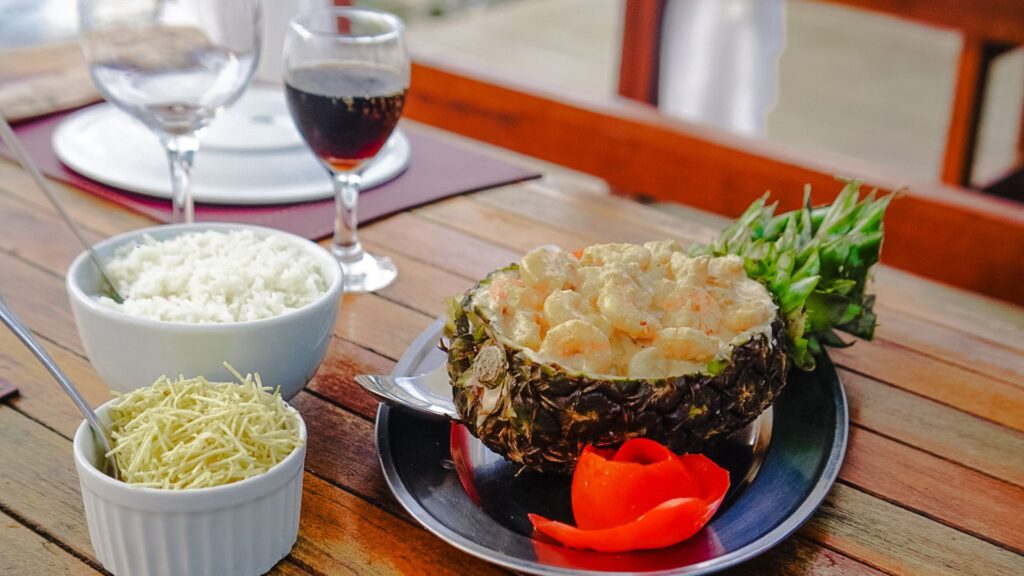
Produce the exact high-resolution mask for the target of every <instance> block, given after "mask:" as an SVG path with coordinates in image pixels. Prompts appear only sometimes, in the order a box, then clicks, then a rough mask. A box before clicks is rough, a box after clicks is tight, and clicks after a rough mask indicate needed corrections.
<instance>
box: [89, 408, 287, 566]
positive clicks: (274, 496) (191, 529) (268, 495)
mask: <svg viewBox="0 0 1024 576" xmlns="http://www.w3.org/2000/svg"><path fill="white" fill-rule="evenodd" d="M115 402H117V400H111V401H110V402H107V403H106V404H104V405H102V406H100V407H99V408H98V409H97V410H96V413H97V415H98V416H99V418H100V421H101V422H104V423H106V424H108V425H109V423H110V416H109V414H108V411H109V409H110V407H111V406H112V405H113V404H114V403H115ZM292 412H293V413H294V415H295V418H296V419H297V420H298V423H299V435H300V437H301V438H302V440H303V445H302V446H300V447H298V448H296V449H295V450H294V451H293V452H292V453H291V454H289V455H288V456H287V457H286V458H285V459H284V460H282V461H281V462H279V463H278V464H277V465H276V466H274V467H273V468H271V469H270V470H268V471H267V472H266V473H265V474H262V475H260V476H256V477H253V478H248V479H246V480H242V481H241V482H236V483H234V484H228V485H225V486H217V487H215V488H200V489H196V490H157V489H154V488H142V487H137V486H132V485H130V484H126V483H124V482H121V481H119V480H115V479H113V478H111V477H110V476H107V475H106V474H104V473H103V472H102V471H100V470H99V469H97V467H96V466H97V464H98V463H100V462H102V460H103V454H102V449H101V448H99V447H98V446H97V444H96V441H95V436H94V435H93V433H92V429H90V428H89V425H88V424H87V423H86V422H84V421H83V422H82V424H81V425H80V426H79V427H78V431H77V432H75V441H74V452H75V468H76V469H77V470H78V480H79V483H80V485H81V489H82V501H83V502H84V503H85V519H86V521H87V523H88V525H89V538H90V539H91V540H92V548H93V551H94V552H95V553H96V558H97V559H98V560H99V561H100V563H101V564H103V567H104V568H106V569H107V570H109V571H110V572H112V573H114V574H115V575H116V576H128V575H131V576H177V575H180V574H190V575H197V576H198V575H209V576H229V575H238V576H252V575H256V574H263V573H264V572H266V571H268V570H270V568H271V567H273V566H274V564H276V563H277V562H278V561H279V560H281V559H282V558H284V557H285V556H287V555H288V553H289V551H291V549H292V546H293V545H294V544H295V539H296V537H297V535H298V532H299V510H300V508H301V502H302V470H303V465H304V463H305V460H306V446H305V440H306V426H305V423H304V422H303V421H302V417H301V416H299V413H298V412H296V411H295V410H294V409H293V410H292Z"/></svg>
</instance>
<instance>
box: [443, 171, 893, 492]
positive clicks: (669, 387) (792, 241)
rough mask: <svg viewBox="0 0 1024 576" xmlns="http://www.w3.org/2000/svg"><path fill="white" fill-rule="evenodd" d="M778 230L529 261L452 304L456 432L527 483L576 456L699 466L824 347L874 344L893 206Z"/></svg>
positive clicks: (729, 232)
mask: <svg viewBox="0 0 1024 576" xmlns="http://www.w3.org/2000/svg"><path fill="white" fill-rule="evenodd" d="M858 189H859V184H858V183H856V182H849V183H847V185H846V186H845V187H844V189H843V191H842V192H841V193H840V194H839V196H838V197H837V199H836V201H835V202H834V203H833V204H832V205H830V206H826V207H823V208H813V209H812V208H811V207H810V203H809V195H807V196H805V202H804V207H803V208H802V209H800V210H797V211H794V212H789V213H785V214H780V215H775V214H774V211H775V206H774V205H766V198H762V199H760V200H759V201H757V202H755V203H754V204H753V205H751V206H750V208H748V209H747V211H746V212H745V213H744V214H743V215H742V216H741V217H740V218H739V219H738V220H737V221H736V222H735V223H734V224H733V225H732V226H730V227H729V228H727V229H726V230H725V231H723V232H722V234H721V235H720V236H719V237H718V239H717V240H715V241H714V242H712V243H710V244H707V245H699V246H693V247H691V248H690V250H688V251H687V250H684V249H683V248H682V247H681V246H680V245H679V244H678V243H676V242H674V241H671V240H662V241H655V242H648V243H646V244H643V245H635V244H600V245H595V246H590V247H587V248H584V249H583V250H582V251H579V252H576V253H570V252H565V251H562V250H558V249H539V250H535V251H533V252H530V253H529V254H527V255H526V256H524V257H523V258H522V260H521V261H520V262H518V263H516V264H512V265H510V266H507V267H505V268H501V269H499V270H495V271H494V272H492V273H491V274H489V275H488V276H487V278H485V279H483V280H482V281H480V282H479V283H478V284H477V285H476V286H474V287H473V288H471V289H470V290H468V291H467V292H466V293H465V294H463V295H462V296H461V297H458V298H455V299H452V300H451V301H450V302H449V307H448V316H447V323H446V326H445V336H446V338H447V340H448V343H447V345H446V347H447V351H448V364H447V369H448V375H449V378H450V382H451V385H452V392H453V398H454V400H455V405H456V408H457V410H458V413H459V419H460V421H461V422H462V423H463V424H464V425H465V426H466V427H467V428H468V429H469V431H470V432H471V433H472V434H473V435H474V436H476V437H477V438H479V439H480V440H481V441H482V442H483V443H484V444H485V445H486V446H487V447H488V448H490V449H491V450H493V451H495V452H497V453H499V454H501V455H503V456H504V457H505V458H507V459H508V460H510V461H513V462H516V463H519V464H521V465H522V466H523V467H524V468H527V469H532V470H538V471H553V472H566V473H568V472H571V471H572V470H573V469H574V467H575V464H576V460H577V458H578V457H579V454H580V453H581V451H582V450H583V448H584V447H585V446H587V445H588V444H593V445H595V446H599V447H603V446H616V445H618V444H621V443H622V442H624V441H625V440H627V439H629V438H634V437H644V438H651V439H653V440H656V441H658V442H661V443H663V444H665V445H667V446H668V447H670V448H671V449H672V450H674V451H676V452H699V451H701V450H703V449H704V448H706V447H708V446H710V445H711V444H713V443H714V442H716V441H717V440H720V439H723V438H726V437H728V436H729V435H731V434H732V433H733V432H736V431H737V430H739V429H741V428H743V427H744V426H746V425H747V424H749V423H750V422H751V421H753V420H754V419H755V418H757V417H758V415H760V414H761V413H762V412H763V411H764V410H766V409H767V408H768V407H769V406H771V404H772V402H773V401H774V400H775V398H776V397H777V396H778V394H779V393H780V391H781V390H782V388H783V386H784V385H785V383H786V375H787V370H788V369H789V368H790V367H795V368H797V369H801V370H812V369H813V368H814V365H815V356H816V355H817V354H819V353H821V350H822V346H823V345H844V343H843V341H842V340H841V339H840V338H839V337H838V336H837V335H836V333H835V332H834V330H835V329H839V330H843V331H845V332H848V333H850V334H853V335H856V336H859V337H862V338H867V339H870V338H871V336H872V333H873V330H874V326H875V316H874V314H873V313H872V304H873V300H874V297H873V296H871V295H868V294H866V291H865V288H866V283H867V281H868V274H869V269H870V268H871V266H872V265H873V264H874V263H875V262H877V261H878V257H879V253H880V250H881V243H882V217H883V215H884V213H885V209H886V206H887V205H888V203H889V200H890V199H891V196H886V197H884V198H881V199H876V198H875V196H874V194H870V195H868V196H867V197H865V198H864V199H863V200H862V199H860V198H859V193H858Z"/></svg>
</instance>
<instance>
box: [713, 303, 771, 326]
mask: <svg viewBox="0 0 1024 576" xmlns="http://www.w3.org/2000/svg"><path fill="white" fill-rule="evenodd" d="M769 320H771V310H770V309H769V308H768V306H766V305H765V303H764V302H761V301H759V300H750V301H747V302H743V303H742V304H740V305H739V306H736V307H735V308H733V309H731V310H729V311H728V313H727V314H725V316H724V318H723V319H722V323H723V324H724V325H725V327H726V328H727V329H729V330H731V331H732V332H735V333H737V334H739V333H740V332H744V331H746V330H750V329H751V328H753V327H755V326H761V325H764V324H767V323H768V321H769Z"/></svg>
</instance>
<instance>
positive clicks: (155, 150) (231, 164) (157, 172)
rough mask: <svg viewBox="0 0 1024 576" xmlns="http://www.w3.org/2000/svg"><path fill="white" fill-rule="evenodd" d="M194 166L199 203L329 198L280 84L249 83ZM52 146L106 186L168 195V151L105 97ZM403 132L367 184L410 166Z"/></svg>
mask: <svg viewBox="0 0 1024 576" xmlns="http://www.w3.org/2000/svg"><path fill="white" fill-rule="evenodd" d="M200 143H201V145H200V148H199V152H198V153H197V154H196V158H195V168H194V170H193V172H192V194H193V196H194V198H195V200H196V202H211V203H218V204H251V205H258V204H279V203H290V202H304V201H307V200H319V199H322V198H330V197H331V196H332V195H333V191H332V188H331V182H330V179H329V178H328V176H327V172H326V171H325V170H324V168H323V165H322V164H320V161H319V160H317V158H316V157H315V156H314V155H313V153H312V152H310V151H309V149H308V148H307V147H306V145H305V143H304V142H303V141H302V138H301V137H300V136H299V133H298V130H296V129H295V125H294V124H292V120H291V117H290V116H289V115H288V108H287V105H286V104H285V101H284V95H283V93H282V92H281V91H280V90H276V89H271V88H266V87H258V86H254V87H252V88H250V89H249V90H248V91H247V92H246V94H245V95H244V96H243V97H242V98H241V99H239V101H238V102H237V103H236V104H235V105H234V106H232V107H231V108H229V109H228V110H227V111H226V112H225V113H224V115H223V116H222V117H221V118H218V119H217V120H215V121H214V122H213V123H212V124H211V126H210V128H209V130H207V132H206V134H204V135H203V137H202V138H201V140H200ZM53 148H54V150H55V151H56V153H57V157H58V158H60V160H61V162H63V163H64V164H65V165H67V166H68V167H69V168H71V169H72V170H74V171H75V172H78V173H79V174H82V175H83V176H86V177H88V178H91V179H93V180H96V181H97V182H102V183H103V184H107V185H110V186H115V187H117V188H121V189H123V190H128V191H131V192H137V193H139V194H145V195H147V196H156V197H158V198H170V197H171V180H170V173H169V170H168V166H167V156H166V155H165V153H164V151H163V148H162V147H161V145H160V141H159V140H158V139H157V137H156V136H155V135H154V134H153V133H152V132H150V131H149V129H148V128H146V127H145V126H144V125H143V124H141V123H140V122H138V121H137V120H135V119H134V118H132V117H130V116H128V115H127V114H125V113H123V112H121V111H120V110H117V109H116V108H114V107H113V106H112V105H110V104H107V103H103V104H97V105H95V106H91V107H89V108H86V109H84V110H80V111H78V112H75V113H74V114H71V115H69V116H68V117H67V118H65V119H64V120H62V121H61V123H60V125H59V126H57V129H56V130H55V131H54V133H53ZM409 159H410V148H409V139H408V138H407V137H406V136H405V134H403V133H402V132H401V131H400V130H395V132H394V134H392V135H391V138H390V139H389V140H388V142H387V143H386V144H385V145H384V148H383V149H382V150H381V151H380V153H379V154H378V155H377V157H376V158H375V159H374V160H373V161H372V163H371V164H370V165H369V166H368V167H367V168H366V171H365V172H364V173H363V185H364V187H366V188H371V187H373V186H378V185H380V184H383V183H384V182H387V181H388V180H391V179H392V178H394V177H396V176H398V175H399V174H401V173H402V171H403V170H405V169H406V167H408V165H409Z"/></svg>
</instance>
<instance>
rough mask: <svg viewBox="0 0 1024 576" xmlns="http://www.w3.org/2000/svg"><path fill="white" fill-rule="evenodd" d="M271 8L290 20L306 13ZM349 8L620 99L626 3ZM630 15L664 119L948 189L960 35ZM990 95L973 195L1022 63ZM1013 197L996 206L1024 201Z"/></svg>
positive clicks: (795, 14) (808, 15) (53, 25)
mask: <svg viewBox="0 0 1024 576" xmlns="http://www.w3.org/2000/svg"><path fill="white" fill-rule="evenodd" d="M275 1H276V2H277V3H278V4H281V5H283V6H285V10H287V5H289V4H293V3H295V4H301V2H297V1H296V0H275ZM854 3H855V2H854ZM355 4H358V5H364V6H371V7H376V8H380V9H384V10H389V11H393V12H396V13H398V14H400V15H401V16H402V17H403V18H405V20H406V21H407V23H408V31H409V43H410V47H411V48H412V49H413V51H414V54H415V53H419V54H429V55H431V56H433V57H438V58H444V59H445V60H446V61H449V62H464V63H466V64H467V65H469V66H481V67H487V68H488V69H489V70H491V71H492V73H493V74H494V75H497V76H501V77H506V78H508V79H512V80H516V81H521V82H525V83H528V84H531V85H536V86H537V87H540V88H543V89H545V90H547V91H552V92H561V93H565V94H568V95H573V96H578V97H580V98H607V97H611V96H615V95H617V94H619V90H620V74H621V73H622V71H623V69H628V68H629V67H630V63H629V62H628V61H627V62H625V63H623V62H622V60H621V55H622V52H623V38H624V33H625V24H626V20H627V9H629V8H630V7H629V6H628V4H630V3H628V2H626V1H625V0H360V1H357V2H355ZM632 4H640V5H641V9H644V8H645V7H644V6H642V5H644V4H647V5H651V6H653V5H662V4H663V5H664V7H663V8H660V10H661V11H662V14H661V20H662V24H661V30H660V42H659V44H660V51H659V52H660V53H659V55H658V56H659V57H660V58H658V60H659V65H658V72H659V74H658V76H659V79H658V82H657V83H658V87H657V88H656V89H655V94H656V104H657V106H658V108H659V110H660V111H661V112H662V113H664V114H666V115H669V116H673V117H677V118H681V119H685V120H689V121H693V122H697V123H705V124H709V125H714V126H717V127H719V128H723V129H726V130H730V131H734V132H736V133H739V134H743V135H745V136H749V137H753V138H762V139H765V140H768V141H771V142H777V143H780V144H784V145H787V146H791V147H793V148H794V149H797V150H806V151H808V152H812V153H820V152H827V153H831V154H836V155H839V156H843V157H849V158H853V159H857V160H862V161H864V162H867V163H870V164H872V165H874V166H877V167H879V168H880V169H883V170H885V171H886V172H888V173H891V174H892V175H893V176H895V177H902V178H906V179H908V180H913V181H922V180H923V181H935V182H938V181H940V180H941V176H942V168H943V155H944V151H945V147H946V143H947V133H948V131H949V127H950V119H951V110H952V108H953V101H954V92H955V85H956V80H957V69H958V58H959V54H960V47H961V42H962V40H961V34H960V33H959V32H958V31H957V30H956V29H953V28H939V27H935V26H929V25H927V24H923V23H921V22H919V21H914V20H911V19H906V18H899V17H894V16H893V15H890V14H881V13H878V12H874V11H870V10H863V9H859V8H855V7H851V6H845V5H842V3H838V4H836V3H831V2H821V1H813V0H671V1H669V2H659V1H658V0H640V2H633V3H632ZM963 4H974V3H963ZM979 4H981V3H979ZM634 8H635V7H634ZM979 9H980V8H979ZM0 13H2V14H3V18H2V19H0V48H12V47H18V46H26V45H31V44H38V43H43V42H51V41H58V40H62V39H68V38H71V37H73V36H74V34H75V25H76V21H75V2H74V0H0ZM633 66H634V67H643V66H644V63H641V62H634V63H633ZM986 85H987V87H986V89H985V93H984V102H983V103H982V105H981V110H980V122H979V126H978V135H977V146H976V153H975V154H974V161H973V168H972V169H971V170H970V177H969V181H970V184H971V185H973V186H976V187H981V188H983V187H988V186H990V185H991V184H993V183H995V182H997V181H998V180H1000V178H1002V177H1003V176H1004V175H1005V174H1006V173H1007V171H1008V170H1010V169H1011V168H1012V167H1013V166H1015V164H1016V163H1017V162H1018V160H1019V154H1020V139H1021V127H1022V118H1021V115H1022V112H1024V50H1022V49H1021V48H1020V47H1008V49H1006V50H1005V51H1003V52H1001V53H1000V54H999V55H998V57H995V58H993V59H992V62H991V65H990V67H989V69H988V77H987V82H986ZM414 89H415V88H414ZM1015 191H1016V190H1015V189H1010V190H1004V191H1002V193H1003V194H1004V195H1010V196H1016V197H1017V198H1021V197H1024V195H1017V194H1015V193H1014V192H1015Z"/></svg>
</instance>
